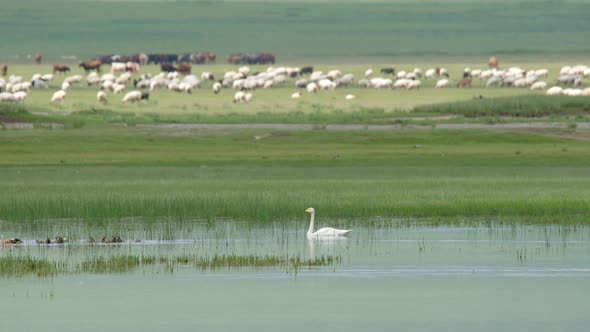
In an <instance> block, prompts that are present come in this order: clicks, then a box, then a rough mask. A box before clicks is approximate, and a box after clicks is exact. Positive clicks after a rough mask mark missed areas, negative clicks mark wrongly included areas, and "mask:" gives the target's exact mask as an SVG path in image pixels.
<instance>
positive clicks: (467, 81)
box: [457, 77, 471, 88]
mask: <svg viewBox="0 0 590 332" xmlns="http://www.w3.org/2000/svg"><path fill="white" fill-rule="evenodd" d="M467 86H468V87H471V77H464V78H463V79H462V80H460V81H459V83H457V87H458V88H464V87H467Z"/></svg>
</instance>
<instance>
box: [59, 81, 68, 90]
mask: <svg viewBox="0 0 590 332" xmlns="http://www.w3.org/2000/svg"><path fill="white" fill-rule="evenodd" d="M69 88H70V83H68V82H63V83H62V84H61V89H62V90H63V91H68V89H69Z"/></svg>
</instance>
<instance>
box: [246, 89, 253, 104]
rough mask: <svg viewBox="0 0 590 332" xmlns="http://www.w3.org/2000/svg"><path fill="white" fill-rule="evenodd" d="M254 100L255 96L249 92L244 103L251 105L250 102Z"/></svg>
mask: <svg viewBox="0 0 590 332" xmlns="http://www.w3.org/2000/svg"><path fill="white" fill-rule="evenodd" d="M253 99H254V96H253V95H252V94H251V93H250V92H248V93H246V94H245V95H244V102H245V103H249V102H251V101H252V100H253Z"/></svg>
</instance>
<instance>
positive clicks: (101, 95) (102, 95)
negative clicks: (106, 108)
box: [96, 90, 107, 104]
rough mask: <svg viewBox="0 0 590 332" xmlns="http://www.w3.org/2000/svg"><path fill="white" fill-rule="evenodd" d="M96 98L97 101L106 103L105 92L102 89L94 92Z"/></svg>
mask: <svg viewBox="0 0 590 332" xmlns="http://www.w3.org/2000/svg"><path fill="white" fill-rule="evenodd" d="M96 100H98V102H99V103H103V104H104V103H106V102H107V94H106V93H104V91H102V90H101V91H98V93H97V94H96Z"/></svg>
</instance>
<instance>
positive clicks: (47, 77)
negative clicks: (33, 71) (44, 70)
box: [41, 74, 53, 82]
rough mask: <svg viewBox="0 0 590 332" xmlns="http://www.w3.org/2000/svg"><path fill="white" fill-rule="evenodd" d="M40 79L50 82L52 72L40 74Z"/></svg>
mask: <svg viewBox="0 0 590 332" xmlns="http://www.w3.org/2000/svg"><path fill="white" fill-rule="evenodd" d="M41 79H42V80H44V81H45V82H51V81H52V80H53V74H45V75H41Z"/></svg>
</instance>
